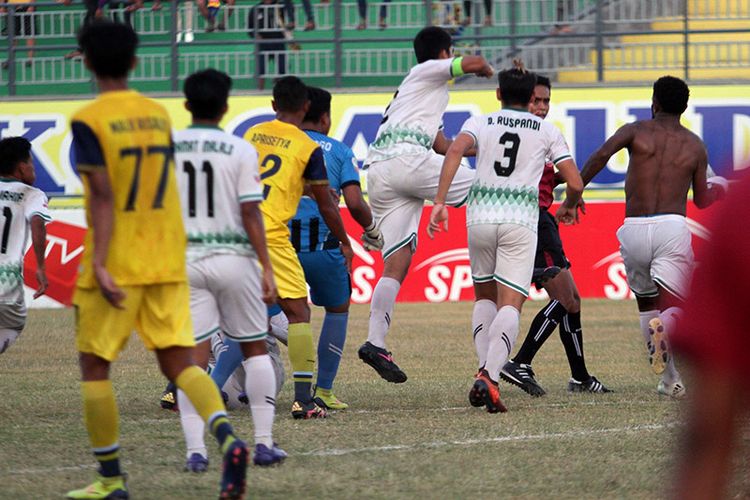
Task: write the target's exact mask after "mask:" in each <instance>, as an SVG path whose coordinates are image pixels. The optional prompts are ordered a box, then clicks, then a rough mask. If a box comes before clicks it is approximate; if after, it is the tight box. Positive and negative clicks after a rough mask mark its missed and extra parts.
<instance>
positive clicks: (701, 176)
mask: <svg viewBox="0 0 750 500" xmlns="http://www.w3.org/2000/svg"><path fill="white" fill-rule="evenodd" d="M697 161H698V165H697V167H696V169H695V172H693V202H694V203H695V206H696V207H698V208H706V207H709V206H711V205H712V204H713V203H714V202H715V201H717V200H720V199H722V198H723V197H724V195H725V194H726V191H727V187H728V185H729V183H728V182H727V180H726V179H724V178H723V177H720V176H718V175H717V176H713V177H711V178H710V179H707V178H706V177H707V175H708V174H707V170H708V153H707V152H706V148H705V147H701V148H700V153H698V155H697Z"/></svg>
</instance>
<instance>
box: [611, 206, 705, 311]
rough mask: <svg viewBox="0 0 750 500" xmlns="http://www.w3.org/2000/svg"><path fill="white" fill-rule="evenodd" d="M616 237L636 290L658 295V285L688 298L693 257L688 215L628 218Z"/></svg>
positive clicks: (632, 288) (647, 295)
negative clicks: (686, 217) (686, 216)
mask: <svg viewBox="0 0 750 500" xmlns="http://www.w3.org/2000/svg"><path fill="white" fill-rule="evenodd" d="M617 239H618V240H620V254H621V255H622V260H623V262H624V263H625V271H626V273H627V275H628V284H629V285H630V289H631V290H633V293H635V294H636V295H637V296H639V297H657V296H658V295H659V289H658V288H657V285H659V286H660V287H661V288H663V289H664V290H666V291H667V292H669V293H671V294H672V295H674V296H676V297H677V298H679V299H683V300H684V299H685V298H686V296H687V292H688V288H689V287H690V276H691V274H692V272H693V262H694V260H693V247H692V246H691V244H690V240H691V238H690V230H689V229H688V226H687V221H686V220H685V217H683V216H682V215H672V214H670V215H657V216H654V217H626V218H625V222H624V224H623V225H622V227H620V229H618V230H617Z"/></svg>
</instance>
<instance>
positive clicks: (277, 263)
mask: <svg viewBox="0 0 750 500" xmlns="http://www.w3.org/2000/svg"><path fill="white" fill-rule="evenodd" d="M268 255H269V257H271V265H272V266H273V274H274V277H275V278H276V288H278V290H279V298H280V299H300V298H307V282H306V281H305V271H303V270H302V264H300V263H299V258H298V257H297V252H295V251H294V247H293V246H292V244H291V242H289V241H288V240H287V241H286V242H285V244H284V245H280V246H269V247H268Z"/></svg>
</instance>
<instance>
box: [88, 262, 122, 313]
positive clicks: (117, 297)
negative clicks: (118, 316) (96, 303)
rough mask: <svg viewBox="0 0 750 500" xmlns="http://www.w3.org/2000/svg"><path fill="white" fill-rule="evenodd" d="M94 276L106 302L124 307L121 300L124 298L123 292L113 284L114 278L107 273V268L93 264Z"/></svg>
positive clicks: (119, 307)
mask: <svg viewBox="0 0 750 500" xmlns="http://www.w3.org/2000/svg"><path fill="white" fill-rule="evenodd" d="M94 276H95V277H96V282H97V283H98V284H99V289H100V290H101V292H102V295H104V298H105V299H107V302H109V303H110V304H112V306H113V307H116V308H117V309H125V308H124V307H123V306H122V301H123V300H125V292H123V291H122V289H121V288H120V287H118V286H117V285H116V284H115V280H114V279H113V278H112V275H111V274H109V271H107V268H106V267H104V266H94Z"/></svg>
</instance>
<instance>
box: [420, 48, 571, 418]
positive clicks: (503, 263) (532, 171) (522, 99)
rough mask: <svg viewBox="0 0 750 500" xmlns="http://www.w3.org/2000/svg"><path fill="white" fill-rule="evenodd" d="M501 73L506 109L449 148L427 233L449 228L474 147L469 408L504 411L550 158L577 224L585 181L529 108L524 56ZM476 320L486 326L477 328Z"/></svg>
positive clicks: (469, 219)
mask: <svg viewBox="0 0 750 500" xmlns="http://www.w3.org/2000/svg"><path fill="white" fill-rule="evenodd" d="M514 64H515V67H514V68H512V69H508V70H505V71H501V72H500V74H499V77H498V83H499V86H498V89H497V98H498V100H499V101H500V102H501V103H502V109H501V110H500V111H498V112H495V113H492V114H489V115H486V116H482V115H480V116H474V117H471V118H469V119H468V120H466V122H465V123H464V125H463V127H462V128H461V132H460V133H459V134H458V136H457V137H456V139H455V140H454V141H453V144H451V146H450V147H449V148H448V152H447V153H446V155H445V162H444V164H443V169H442V172H441V174H440V185H439V186H438V191H437V195H436V196H435V205H434V206H433V207H432V213H431V214H430V224H429V227H428V234H429V235H430V237H432V235H433V234H434V233H435V231H439V230H440V229H441V224H444V228H445V229H446V230H447V229H448V209H447V207H446V204H445V202H446V199H447V196H448V192H449V186H450V184H451V181H452V180H453V177H454V176H455V174H456V172H457V171H458V169H459V164H460V161H461V157H462V156H464V155H465V154H466V153H467V152H468V151H469V150H470V149H472V148H476V150H477V175H476V178H475V180H474V183H473V185H472V186H471V190H470V191H469V198H468V200H467V207H466V225H467V226H468V237H469V264H470V265H471V277H472V280H473V281H474V293H475V296H476V302H475V303H474V312H473V314H472V327H473V328H472V329H473V330H474V331H476V335H475V336H474V344H475V346H476V351H477V355H478V357H479V367H480V368H479V371H478V373H477V374H476V376H475V381H474V386H473V387H472V389H471V392H470V393H469V401H470V403H471V405H472V406H485V407H486V408H487V411H488V412H490V413H496V412H498V411H500V412H503V411H506V408H505V406H504V405H503V403H502V401H501V400H500V391H499V389H498V386H497V382H498V379H499V378H500V369H501V368H502V367H503V365H504V364H505V362H506V361H507V359H508V356H509V355H510V352H511V351H512V350H513V344H514V342H515V341H516V337H517V336H518V328H519V318H520V315H521V307H522V306H523V303H524V302H525V301H526V298H527V297H528V295H529V286H530V285H531V275H532V271H533V268H534V256H535V251H536V241H537V235H536V231H537V225H538V220H539V180H540V179H541V177H542V171H543V169H544V161H545V158H551V159H552V162H553V164H554V166H555V167H557V169H558V170H559V171H560V175H561V176H562V178H563V179H564V180H565V181H566V182H567V188H566V195H567V196H566V198H565V201H564V202H563V203H562V205H561V206H560V208H559V209H558V211H557V214H556V218H557V219H558V220H561V221H562V222H564V223H567V224H571V223H575V222H577V220H576V219H577V205H578V201H579V200H580V198H581V192H582V191H583V184H582V182H581V177H580V175H579V173H578V168H577V167H576V164H575V161H573V158H572V157H571V155H570V152H569V151H568V146H567V144H566V143H565V139H563V137H562V134H561V133H560V131H559V130H558V129H557V128H556V127H555V126H554V125H552V124H550V123H548V122H545V121H543V120H542V119H541V118H539V117H538V116H535V115H533V114H531V113H529V112H528V106H529V101H530V100H531V96H532V94H533V93H534V87H535V85H536V76H535V75H534V74H533V73H530V72H528V71H526V70H525V69H524V68H523V64H522V63H521V62H520V61H514ZM476 325H489V326H488V327H485V328H481V329H476Z"/></svg>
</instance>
